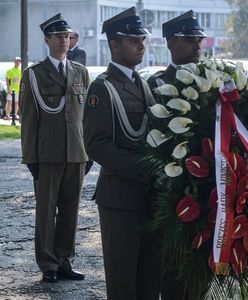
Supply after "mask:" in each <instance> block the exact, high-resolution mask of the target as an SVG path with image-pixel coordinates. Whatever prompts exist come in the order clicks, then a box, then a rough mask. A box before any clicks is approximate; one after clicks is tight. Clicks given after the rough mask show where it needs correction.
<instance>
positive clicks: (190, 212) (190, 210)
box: [176, 196, 200, 222]
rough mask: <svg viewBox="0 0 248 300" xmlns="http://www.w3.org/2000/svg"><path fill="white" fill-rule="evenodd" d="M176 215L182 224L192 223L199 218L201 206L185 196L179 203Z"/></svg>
mask: <svg viewBox="0 0 248 300" xmlns="http://www.w3.org/2000/svg"><path fill="white" fill-rule="evenodd" d="M176 214H177V217H178V219H179V220H181V221H182V222H192V221H194V220H195V219H196V218H197V217H198V216H199V214H200V206H199V204H198V202H197V201H196V200H195V199H194V198H191V197H189V196H185V197H184V198H182V199H181V200H180V201H179V202H178V204H177V207H176Z"/></svg>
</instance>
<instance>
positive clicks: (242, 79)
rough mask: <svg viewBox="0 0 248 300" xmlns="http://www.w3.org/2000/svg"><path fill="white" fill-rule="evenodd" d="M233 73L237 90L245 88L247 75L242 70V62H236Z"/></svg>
mask: <svg viewBox="0 0 248 300" xmlns="http://www.w3.org/2000/svg"><path fill="white" fill-rule="evenodd" d="M235 73H236V76H237V79H236V86H237V89H238V90H239V91H241V90H243V89H244V88H245V86H246V84H247V76H246V74H245V72H244V67H243V64H242V62H237V64H236V68H235Z"/></svg>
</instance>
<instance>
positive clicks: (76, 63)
mask: <svg viewBox="0 0 248 300" xmlns="http://www.w3.org/2000/svg"><path fill="white" fill-rule="evenodd" d="M69 60H70V59H69ZM70 63H71V64H73V65H76V66H79V67H83V68H84V69H86V67H85V66H84V65H82V64H80V63H79V62H77V61H74V60H70Z"/></svg>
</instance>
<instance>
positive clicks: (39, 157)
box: [20, 14, 89, 282]
mask: <svg viewBox="0 0 248 300" xmlns="http://www.w3.org/2000/svg"><path fill="white" fill-rule="evenodd" d="M40 27H41V29H42V31H43V33H44V35H45V42H46V44H47V46H48V48H49V54H48V57H47V58H46V59H45V60H44V61H41V62H40V63H38V64H35V65H32V66H31V67H29V68H27V69H26V70H25V71H24V73H23V76H22V80H21V94H20V112H21V123H22V126H21V142H22V153H23V160H22V162H23V163H24V164H27V166H28V168H29V170H30V171H31V173H32V175H33V177H34V189H35V196H36V201H37V203H36V229H35V253H36V261H37V264H38V266H39V268H40V270H41V271H42V273H43V281H46V282H56V281H57V279H58V278H67V279H74V280H82V279H83V278H84V275H83V274H81V273H80V272H77V271H75V270H73V268H72V264H73V260H74V256H75V231H76V226H77V215H78V205H79V199H80V193H81V186H82V182H83V178H84V173H85V164H86V161H87V155H86V152H85V149H84V143H83V123H82V119H83V103H84V100H85V99H84V98H85V94H86V89H87V87H88V85H89V75H88V72H87V70H86V69H85V68H84V67H83V66H82V65H81V64H79V63H76V62H72V61H69V60H67V59H66V52H67V51H68V47H69V41H70V40H69V38H70V32H71V29H70V27H69V25H68V24H67V22H66V21H65V20H64V19H63V17H62V16H61V14H58V15H56V16H54V17H52V18H51V19H49V20H47V21H46V22H45V23H43V24H41V25H40Z"/></svg>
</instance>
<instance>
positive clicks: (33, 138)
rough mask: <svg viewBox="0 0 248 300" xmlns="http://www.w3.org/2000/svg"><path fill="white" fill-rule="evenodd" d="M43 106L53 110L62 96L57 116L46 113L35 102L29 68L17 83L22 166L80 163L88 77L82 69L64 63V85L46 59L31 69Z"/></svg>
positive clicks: (74, 63)
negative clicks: (62, 100)
mask: <svg viewBox="0 0 248 300" xmlns="http://www.w3.org/2000/svg"><path fill="white" fill-rule="evenodd" d="M30 68H32V70H33V71H34V73H35V76H36V79H37V84H38V89H39V93H40V95H41V97H42V99H43V100H44V103H45V104H46V105H47V106H48V107H50V108H56V107H57V106H58V105H59V103H60V101H61V98H62V96H64V95H65V106H64V107H63V109H62V110H61V111H60V112H59V113H55V114H52V113H48V112H46V111H45V110H44V109H43V108H42V107H41V106H40V105H39V104H38V103H37V101H36V100H35V97H34V94H33V92H32V89H31V86H30V78H29V68H27V69H26V70H25V71H24V73H23V76H22V79H21V85H20V87H21V90H20V98H19V105H20V114H21V142H22V153H23V160H22V162H23V163H26V164H27V163H37V162H40V163H64V162H84V161H86V160H87V155H86V152H85V148H84V142H83V123H82V119H83V103H84V101H85V96H86V89H87V87H88V85H89V75H88V72H87V70H86V68H84V67H83V66H82V65H80V64H78V63H76V62H72V61H69V60H67V84H66V83H65V81H64V80H63V78H62V76H60V75H59V73H58V71H57V70H56V68H55V67H54V65H53V64H52V62H51V61H50V59H49V58H46V59H45V60H44V61H41V62H40V63H38V64H35V65H33V66H31V67H30Z"/></svg>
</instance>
